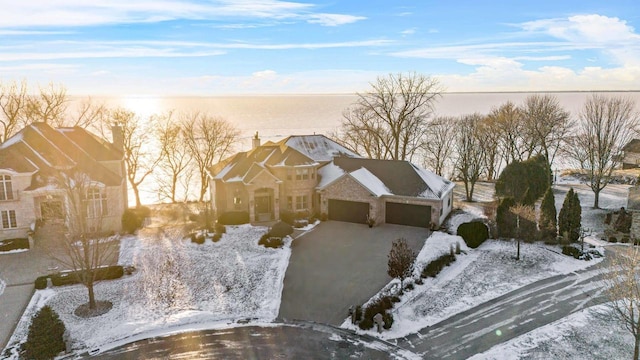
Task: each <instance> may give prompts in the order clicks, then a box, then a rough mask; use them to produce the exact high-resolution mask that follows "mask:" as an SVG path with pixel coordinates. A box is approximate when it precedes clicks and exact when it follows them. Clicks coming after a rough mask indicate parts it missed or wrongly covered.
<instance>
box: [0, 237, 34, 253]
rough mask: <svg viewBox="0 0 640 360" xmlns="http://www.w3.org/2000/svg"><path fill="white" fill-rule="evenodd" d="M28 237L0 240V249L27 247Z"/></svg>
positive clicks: (8, 249)
mask: <svg viewBox="0 0 640 360" xmlns="http://www.w3.org/2000/svg"><path fill="white" fill-rule="evenodd" d="M28 248H29V239H24V238H20V239H7V240H0V251H11V250H19V249H28Z"/></svg>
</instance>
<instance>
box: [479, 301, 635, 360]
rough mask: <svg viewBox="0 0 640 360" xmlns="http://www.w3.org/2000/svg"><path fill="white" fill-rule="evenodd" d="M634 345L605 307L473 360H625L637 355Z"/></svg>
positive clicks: (591, 310) (589, 310)
mask: <svg viewBox="0 0 640 360" xmlns="http://www.w3.org/2000/svg"><path fill="white" fill-rule="evenodd" d="M633 343H634V342H633V336H632V335H631V334H630V333H629V332H628V331H627V330H625V329H623V328H622V327H621V326H620V324H619V323H617V322H616V321H615V320H613V319H612V317H611V315H610V309H609V308H608V307H607V305H606V304H605V305H597V306H594V307H591V308H588V309H584V310H582V311H579V312H576V313H574V314H571V315H570V316H567V317H565V318H562V319H560V320H558V321H556V322H553V323H551V324H548V325H545V326H543V327H540V328H537V329H535V330H533V331H530V332H528V333H526V334H524V335H521V336H519V337H516V338H514V339H511V340H509V341H506V342H504V343H502V344H499V345H496V346H494V347H492V348H491V349H489V350H488V351H486V352H484V353H481V354H477V355H475V356H473V357H471V358H470V359H473V360H502V359H602V360H610V359H625V358H630V357H631V355H632V354H633Z"/></svg>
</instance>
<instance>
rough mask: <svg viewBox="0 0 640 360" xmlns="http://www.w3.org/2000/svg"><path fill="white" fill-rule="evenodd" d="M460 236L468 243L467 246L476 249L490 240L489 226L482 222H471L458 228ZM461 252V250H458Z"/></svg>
mask: <svg viewBox="0 0 640 360" xmlns="http://www.w3.org/2000/svg"><path fill="white" fill-rule="evenodd" d="M457 232H458V235H459V236H461V237H462V238H463V239H464V241H465V242H466V243H467V246H468V247H470V248H472V249H475V248H477V247H478V246H480V245H481V244H482V243H483V242H484V241H485V240H487V239H488V238H489V229H488V228H487V225H485V224H484V223H482V222H480V221H471V222H468V223H464V224H460V226H458V231H457ZM458 250H459V248H458Z"/></svg>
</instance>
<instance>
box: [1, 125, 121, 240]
mask: <svg viewBox="0 0 640 360" xmlns="http://www.w3.org/2000/svg"><path fill="white" fill-rule="evenodd" d="M113 136H114V139H115V141H114V143H109V142H106V141H103V140H101V139H99V138H98V137H96V136H95V135H93V134H91V133H90V132H88V131H86V130H85V129H82V128H79V127H72V128H59V129H54V128H52V127H51V126H49V125H48V124H45V123H33V124H31V125H28V126H27V127H25V128H24V129H22V130H21V131H20V132H18V133H17V134H15V135H14V136H12V137H10V138H9V139H7V140H6V141H5V142H4V143H2V144H0V217H1V219H2V226H1V228H0V240H2V239H10V238H25V237H27V236H28V234H29V233H30V232H32V231H34V230H35V227H36V224H47V223H58V224H62V225H69V222H70V221H71V219H70V209H71V206H72V205H73V204H71V201H72V200H70V198H71V197H73V196H74V195H69V194H70V193H71V192H70V190H68V189H65V188H64V186H61V185H60V180H59V179H61V178H62V175H61V174H66V175H67V176H68V174H71V173H74V174H83V178H84V179H87V184H88V185H87V186H86V188H83V190H82V191H83V192H86V194H85V193H83V194H82V199H83V204H82V205H81V206H82V209H83V210H82V212H81V213H82V214H83V215H86V217H87V218H91V219H93V221H92V224H95V225H93V226H94V227H98V226H99V227H100V229H99V230H100V231H120V229H121V224H122V220H121V219H122V214H123V212H124V210H125V209H126V208H127V184H126V176H125V166H124V157H123V152H122V147H121V145H122V132H121V130H120V129H119V128H118V127H114V129H113ZM69 180H70V181H74V180H73V179H69ZM87 223H89V222H88V221H87ZM89 230H91V229H89Z"/></svg>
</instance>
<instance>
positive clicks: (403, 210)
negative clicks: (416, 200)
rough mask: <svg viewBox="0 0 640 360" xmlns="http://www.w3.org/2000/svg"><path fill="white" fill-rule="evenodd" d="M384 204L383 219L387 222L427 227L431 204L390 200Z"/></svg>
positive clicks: (429, 219)
mask: <svg viewBox="0 0 640 360" xmlns="http://www.w3.org/2000/svg"><path fill="white" fill-rule="evenodd" d="M386 205H387V206H386V213H385V221H386V222H387V223H388V224H399V225H409V226H419V227H429V222H430V221H431V206H428V205H411V204H399V203H391V202H388V203H387V204H386Z"/></svg>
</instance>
